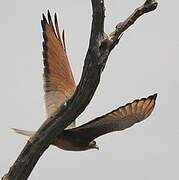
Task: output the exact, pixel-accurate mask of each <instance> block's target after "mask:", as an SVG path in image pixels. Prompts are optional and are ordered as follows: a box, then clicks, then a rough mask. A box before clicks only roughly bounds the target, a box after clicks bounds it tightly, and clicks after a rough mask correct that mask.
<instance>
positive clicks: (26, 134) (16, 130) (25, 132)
mask: <svg viewBox="0 0 179 180" xmlns="http://www.w3.org/2000/svg"><path fill="white" fill-rule="evenodd" d="M12 130H14V131H15V132H16V133H18V134H21V135H24V136H29V137H32V136H33V135H34V134H35V131H26V130H21V129H16V128H12Z"/></svg>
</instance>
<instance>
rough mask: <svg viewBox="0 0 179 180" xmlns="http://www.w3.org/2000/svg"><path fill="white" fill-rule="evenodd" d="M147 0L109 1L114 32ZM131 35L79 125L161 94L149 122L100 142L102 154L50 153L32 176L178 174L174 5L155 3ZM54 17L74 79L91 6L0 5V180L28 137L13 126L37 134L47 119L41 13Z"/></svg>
mask: <svg viewBox="0 0 179 180" xmlns="http://www.w3.org/2000/svg"><path fill="white" fill-rule="evenodd" d="M143 2H144V0H135V1H131V0H113V1H110V0H106V3H105V4H106V19H105V29H106V31H107V32H111V31H112V30H113V28H114V27H115V25H116V24H117V23H118V22H119V21H122V20H123V19H125V18H126V17H127V16H128V15H129V14H130V13H131V12H133V10H134V9H135V8H136V7H138V6H139V5H141V4H142V3H143ZM158 2H159V6H158V9H157V10H156V11H154V12H152V13H149V14H147V15H144V16H143V17H142V18H140V19H139V20H138V21H137V22H136V23H135V24H134V26H132V27H131V28H130V29H128V30H127V31H126V32H125V34H124V36H123V37H122V39H121V41H120V44H119V45H118V47H117V48H115V49H114V50H113V52H112V54H111V55H110V57H109V60H108V62H107V66H106V68H105V71H104V72H103V75H102V79H101V83H100V86H99V88H98V89H97V92H96V94H95V96H94V98H93V100H92V102H91V104H90V105H89V106H88V108H87V109H86V111H85V112H84V113H83V114H82V115H81V116H80V117H79V120H78V121H77V122H78V124H82V123H85V122H87V121H89V120H91V119H92V118H94V117H96V116H99V115H102V114H104V113H106V112H108V111H111V110H113V109H114V108H117V107H119V106H121V105H124V104H126V103H128V102H130V101H132V100H134V99H136V98H140V97H147V96H148V95H150V94H153V93H155V92H158V95H159V96H158V99H157V105H156V109H155V111H154V113H153V114H152V116H151V117H150V118H149V119H147V120H146V121H144V122H142V123H140V124H137V125H135V126H133V127H132V128H130V129H128V130H125V131H122V132H118V133H113V134H110V135H106V136H103V137H102V138H99V139H97V142H98V145H99V146H100V151H96V150H90V151H85V152H65V151H63V150H60V149H57V148H55V147H50V148H49V149H48V150H47V151H46V152H45V154H44V155H43V156H42V158H41V159H40V160H39V162H38V164H37V166H36V167H35V169H34V171H33V172H32V174H31V176H30V178H29V179H30V180H32V179H33V180H39V179H60V178H65V179H71V178H74V179H75V180H80V179H85V180H90V179H103V180H108V179H123V180H131V179H132V180H144V179H145V180H151V179H152V180H159V179H162V180H168V179H172V180H175V179H178V178H179V174H178V170H179V166H178V164H179V156H178V152H179V143H178V139H179V120H178V107H179V101H178V97H179V95H178V92H179V78H178V77H179V70H178V67H179V62H178V48H179V38H178V32H179V25H178V14H177V13H178V6H179V2H178V1H177V0H173V1H160V0H158ZM47 9H50V10H51V12H52V13H54V12H57V14H58V18H59V21H60V26H61V28H64V29H65V31H66V37H67V38H66V39H67V48H68V56H69V58H70V62H71V65H72V69H73V73H74V76H75V80H76V82H78V81H79V78H80V74H81V70H82V66H83V60H84V57H85V53H86V50H87V47H88V40H89V34H90V26H91V4H90V0H88V1H87V0H86V1H84V0H77V1H74V2H73V1H70V0H66V1H65V0H51V1H47V0H46V1H44V0H43V1H42V0H39V1H35V0H31V1H24V0H18V1H10V0H6V1H2V2H1V3H0V22H1V28H0V49H1V52H0V55H1V61H0V74H1V75H0V81H1V94H0V100H1V103H0V106H1V130H0V143H1V148H0V176H2V175H3V174H4V173H5V172H7V170H8V168H9V166H10V165H12V163H13V162H14V160H15V159H16V158H17V156H18V154H19V152H20V151H21V150H22V148H23V146H24V144H25V143H26V140H27V139H26V138H25V137H22V136H20V135H16V134H14V133H13V132H12V131H11V130H10V128H11V127H17V128H23V129H29V130H35V129H37V128H38V127H39V126H40V125H41V124H42V122H43V120H44V119H45V109H44V101H43V82H42V70H43V66H42V55H41V51H42V47H41V42H42V36H41V27H40V19H41V13H43V12H46V10H47Z"/></svg>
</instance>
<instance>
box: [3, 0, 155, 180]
mask: <svg viewBox="0 0 179 180" xmlns="http://www.w3.org/2000/svg"><path fill="white" fill-rule="evenodd" d="M91 2H92V9H93V20H92V28H91V37H90V43H89V48H88V51H87V54H86V58H85V63H84V67H83V72H82V76H81V80H80V82H79V84H78V86H77V89H76V91H75V93H74V95H73V97H72V98H71V99H70V100H69V101H68V102H67V103H66V104H65V105H63V107H62V108H61V109H62V110H61V111H60V112H59V113H58V114H57V115H56V116H55V117H53V118H52V119H53V120H51V119H49V120H48V121H46V122H45V123H44V124H43V125H42V126H41V127H40V128H39V130H38V131H37V133H36V134H35V136H34V137H33V138H31V139H30V140H29V141H28V142H27V144H26V145H25V147H24V149H23V150H22V152H21V153H20V155H19V157H18V158H17V160H16V161H15V163H14V164H13V166H12V167H11V168H10V170H9V172H8V173H7V174H6V175H5V176H4V177H3V178H2V179H4V180H26V179H27V178H28V177H29V175H30V173H31V172H32V170H33V168H34V167H35V165H36V163H37V161H38V160H39V158H40V157H41V156H42V154H43V153H44V152H45V150H46V149H47V148H48V147H49V145H50V144H51V143H52V142H53V141H54V139H55V138H56V137H57V136H58V135H60V133H62V131H63V130H64V129H65V128H66V127H67V126H68V125H69V124H71V122H72V121H73V120H74V119H76V118H77V117H78V116H79V115H80V114H81V113H82V112H83V111H84V110H85V108H86V106H87V105H88V104H89V102H90V100H91V99H92V97H93V95H94V93H95V91H96V88H97V86H98V84H99V82H100V77H101V72H102V71H103V69H104V67H105V64H106V61H107V59H108V56H109V54H110V52H111V50H112V49H113V48H114V47H115V45H116V44H117V43H118V42H119V37H120V35H121V33H122V32H124V31H125V30H126V29H127V28H128V27H129V26H131V25H132V24H133V23H134V22H135V21H136V20H137V18H139V17H140V16H141V15H142V14H144V13H147V12H150V11H153V10H154V9H156V7H157V2H155V1H154V0H146V2H145V3H144V4H143V5H142V6H141V7H139V8H137V9H136V10H135V11H134V13H133V14H131V16H129V17H128V18H127V19H126V20H125V21H124V22H122V23H119V24H118V25H117V26H116V30H115V31H114V32H113V33H111V34H110V35H109V37H108V36H106V35H105V33H104V17H105V8H104V1H103V0H91Z"/></svg>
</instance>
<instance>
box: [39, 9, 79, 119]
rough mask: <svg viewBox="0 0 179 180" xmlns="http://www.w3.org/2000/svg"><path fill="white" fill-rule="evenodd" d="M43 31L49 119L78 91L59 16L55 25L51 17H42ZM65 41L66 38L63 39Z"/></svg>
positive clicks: (46, 99)
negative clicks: (59, 23)
mask: <svg viewBox="0 0 179 180" xmlns="http://www.w3.org/2000/svg"><path fill="white" fill-rule="evenodd" d="M41 24H42V30H43V39H44V41H43V62H44V90H45V104H46V110H47V115H48V117H50V116H53V115H54V114H55V113H56V112H57V111H58V110H59V108H60V106H61V105H62V104H63V103H64V102H65V101H67V100H68V99H69V98H70V97H71V96H72V95H73V93H74V91H75V89H76V85H75V81H74V78H73V75H72V71H71V68H70V64H69V61H68V57H67V54H66V49H65V42H63V43H62V41H61V37H60V31H59V26H58V20H57V15H56V14H55V16H54V24H55V26H54V25H53V21H52V18H51V15H50V12H49V11H48V13H47V19H46V17H45V15H44V14H43V15H42V21H41ZM63 40H64V38H63Z"/></svg>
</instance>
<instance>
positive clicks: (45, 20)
mask: <svg viewBox="0 0 179 180" xmlns="http://www.w3.org/2000/svg"><path fill="white" fill-rule="evenodd" d="M42 21H43V22H44V23H47V19H46V17H45V14H44V13H42Z"/></svg>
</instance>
